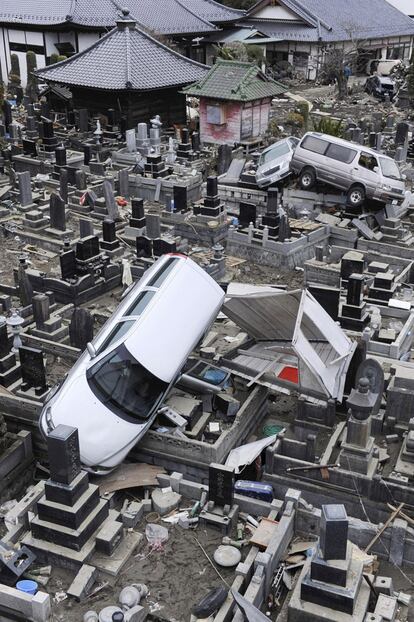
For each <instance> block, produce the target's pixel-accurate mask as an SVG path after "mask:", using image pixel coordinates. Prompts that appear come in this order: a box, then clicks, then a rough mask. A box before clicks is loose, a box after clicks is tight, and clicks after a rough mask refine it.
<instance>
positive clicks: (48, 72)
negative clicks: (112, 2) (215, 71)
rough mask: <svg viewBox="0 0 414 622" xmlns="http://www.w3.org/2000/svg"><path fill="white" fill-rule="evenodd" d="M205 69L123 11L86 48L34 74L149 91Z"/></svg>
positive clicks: (191, 77)
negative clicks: (153, 35) (141, 27)
mask: <svg viewBox="0 0 414 622" xmlns="http://www.w3.org/2000/svg"><path fill="white" fill-rule="evenodd" d="M208 70H209V68H208V67H207V66H206V65H202V64H200V63H197V62H195V61H193V60H190V59H189V58H186V57H185V56H182V55H181V54H179V53H178V52H175V51H174V50H172V49H170V48H168V47H167V46H165V45H163V44H162V43H160V42H159V41H156V40H155V39H154V38H153V37H151V36H150V35H148V34H147V33H145V32H143V31H142V30H139V29H138V28H137V26H136V23H135V21H133V20H132V19H130V18H129V16H128V14H125V16H124V19H123V20H120V21H119V22H118V23H117V27H116V28H114V29H113V30H111V32H109V33H108V34H107V35H105V36H104V37H102V38H101V39H99V40H98V41H97V42H96V43H94V44H93V45H91V46H90V47H89V48H88V49H86V50H84V51H83V52H80V53H79V54H75V55H74V56H72V57H71V58H69V59H68V60H65V61H62V62H61V63H56V64H54V65H49V66H48V67H45V68H44V69H40V70H38V71H36V72H35V75H36V76H37V77H38V78H41V79H42V80H45V81H47V82H56V83H59V84H66V85H69V86H80V87H88V88H95V89H101V90H105V89H112V90H125V89H130V90H135V91H149V90H153V89H162V88H167V87H170V86H180V85H184V84H189V83H192V82H195V81H197V80H200V79H202V78H203V77H204V76H205V75H206V74H207V72H208Z"/></svg>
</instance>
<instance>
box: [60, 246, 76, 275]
mask: <svg viewBox="0 0 414 622" xmlns="http://www.w3.org/2000/svg"><path fill="white" fill-rule="evenodd" d="M59 261H60V271H61V274H62V279H63V280H64V281H65V280H67V279H73V278H74V277H75V276H76V272H77V267H76V253H75V251H74V250H73V249H71V250H69V251H65V252H64V253H62V254H61V255H60V257H59Z"/></svg>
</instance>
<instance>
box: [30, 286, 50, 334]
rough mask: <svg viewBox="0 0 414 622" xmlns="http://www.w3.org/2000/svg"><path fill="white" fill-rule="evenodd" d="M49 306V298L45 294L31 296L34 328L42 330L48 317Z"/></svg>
mask: <svg viewBox="0 0 414 622" xmlns="http://www.w3.org/2000/svg"><path fill="white" fill-rule="evenodd" d="M49 306H50V304H49V296H47V295H46V294H36V295H35V296H33V298H32V307H33V317H34V320H35V322H36V328H38V329H39V330H42V329H43V327H44V325H45V322H46V321H47V320H48V319H49V317H50V312H49Z"/></svg>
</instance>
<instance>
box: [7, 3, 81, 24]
mask: <svg viewBox="0 0 414 622" xmlns="http://www.w3.org/2000/svg"><path fill="white" fill-rule="evenodd" d="M72 4H73V0H59V2H56V1H55V0H0V22H6V23H9V24H45V25H47V24H63V23H64V22H65V21H66V16H67V15H69V14H70V12H71V7H72Z"/></svg>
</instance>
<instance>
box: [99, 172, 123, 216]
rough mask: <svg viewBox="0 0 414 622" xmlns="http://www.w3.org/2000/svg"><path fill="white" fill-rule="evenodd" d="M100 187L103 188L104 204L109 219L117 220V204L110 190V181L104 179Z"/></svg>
mask: <svg viewBox="0 0 414 622" xmlns="http://www.w3.org/2000/svg"><path fill="white" fill-rule="evenodd" d="M102 189H103V195H104V199H105V206H106V209H107V212H108V217H109V218H110V219H111V220H118V219H119V210H118V205H117V204H116V201H115V197H114V192H113V190H112V186H111V183H110V182H109V181H108V180H107V179H105V181H104V182H103V184H102Z"/></svg>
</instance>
